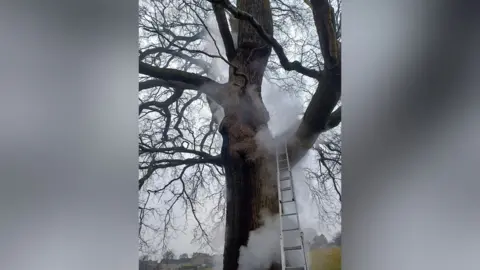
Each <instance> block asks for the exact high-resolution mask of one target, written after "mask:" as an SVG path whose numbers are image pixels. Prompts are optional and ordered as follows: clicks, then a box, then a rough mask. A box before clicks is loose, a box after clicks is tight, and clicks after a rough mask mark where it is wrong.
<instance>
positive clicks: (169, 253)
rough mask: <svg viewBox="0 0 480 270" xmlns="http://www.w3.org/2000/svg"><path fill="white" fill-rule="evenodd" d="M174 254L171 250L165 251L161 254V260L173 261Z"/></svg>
mask: <svg viewBox="0 0 480 270" xmlns="http://www.w3.org/2000/svg"><path fill="white" fill-rule="evenodd" d="M175 257H176V256H175V253H174V252H173V250H167V251H165V253H163V259H165V260H174V259H175Z"/></svg>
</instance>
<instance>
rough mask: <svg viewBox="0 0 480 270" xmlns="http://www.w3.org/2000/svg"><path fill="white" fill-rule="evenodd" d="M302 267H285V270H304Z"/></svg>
mask: <svg viewBox="0 0 480 270" xmlns="http://www.w3.org/2000/svg"><path fill="white" fill-rule="evenodd" d="M304 269H305V267H304V266H287V267H285V270H304Z"/></svg>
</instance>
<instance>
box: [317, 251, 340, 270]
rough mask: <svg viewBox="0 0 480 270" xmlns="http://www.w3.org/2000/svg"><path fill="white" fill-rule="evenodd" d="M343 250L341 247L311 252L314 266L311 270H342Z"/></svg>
mask: <svg viewBox="0 0 480 270" xmlns="http://www.w3.org/2000/svg"><path fill="white" fill-rule="evenodd" d="M341 255H342V253H341V249H340V248H339V247H330V248H319V249H315V250H312V251H310V258H312V265H311V267H310V269H309V270H341V269H342V265H341V262H342V261H341V258H342V256H341Z"/></svg>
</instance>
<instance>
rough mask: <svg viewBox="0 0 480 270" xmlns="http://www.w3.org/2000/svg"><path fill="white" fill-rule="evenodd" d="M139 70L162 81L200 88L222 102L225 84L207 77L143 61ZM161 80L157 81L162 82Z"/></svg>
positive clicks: (216, 100) (194, 88) (193, 88)
mask: <svg viewBox="0 0 480 270" xmlns="http://www.w3.org/2000/svg"><path fill="white" fill-rule="evenodd" d="M139 71H140V73H141V74H144V75H148V76H150V77H153V78H157V79H159V80H160V81H165V82H167V83H173V84H175V83H177V84H178V83H180V84H184V85H185V86H189V89H192V90H198V91H200V92H202V93H204V94H206V95H207V96H208V97H210V98H211V99H212V100H214V101H215V102H217V103H218V104H222V93H221V90H222V89H223V87H224V86H225V85H223V84H219V83H217V82H215V81H214V80H212V79H209V78H207V77H203V76H200V75H197V74H193V73H189V72H185V71H181V70H178V69H171V68H158V67H154V66H151V65H149V64H146V63H144V62H141V61H140V62H139ZM160 81H157V82H158V83H160ZM190 87H191V88H190Z"/></svg>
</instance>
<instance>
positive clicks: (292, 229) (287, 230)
mask: <svg viewBox="0 0 480 270" xmlns="http://www.w3.org/2000/svg"><path fill="white" fill-rule="evenodd" d="M297 230H300V228H291V229H283V230H282V231H284V232H291V231H297Z"/></svg>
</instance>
